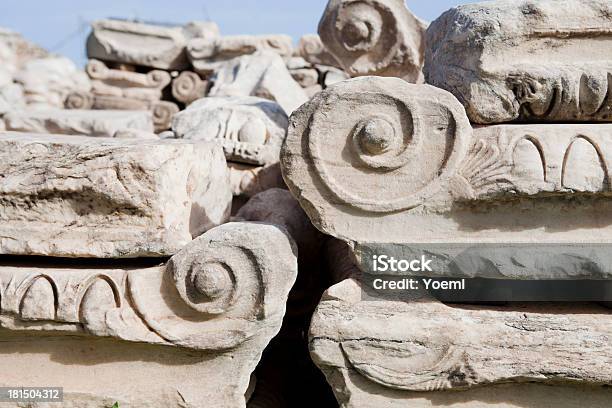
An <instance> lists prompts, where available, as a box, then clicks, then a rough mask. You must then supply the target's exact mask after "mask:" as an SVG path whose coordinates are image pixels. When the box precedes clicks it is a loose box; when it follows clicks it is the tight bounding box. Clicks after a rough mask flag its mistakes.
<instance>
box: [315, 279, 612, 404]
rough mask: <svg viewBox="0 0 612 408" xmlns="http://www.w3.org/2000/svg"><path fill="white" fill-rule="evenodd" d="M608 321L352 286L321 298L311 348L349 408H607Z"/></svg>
mask: <svg viewBox="0 0 612 408" xmlns="http://www.w3.org/2000/svg"><path fill="white" fill-rule="evenodd" d="M611 318H612V315H611V314H610V311H609V310H607V309H604V308H601V307H598V306H594V305H544V304H531V305H514V306H499V307H491V306H489V307H486V306H469V305H463V306H458V305H457V306H450V305H448V306H447V305H444V304H441V303H437V302H434V301H426V300H422V301H411V300H409V297H408V296H405V298H404V296H401V295H399V296H398V297H396V298H395V299H388V298H384V297H380V296H372V295H370V294H369V293H367V292H364V290H363V289H362V287H361V286H360V284H359V282H358V281H357V280H353V279H347V280H345V281H343V282H341V283H339V284H337V285H335V286H332V287H331V288H330V289H328V291H327V292H326V294H324V295H323V298H322V301H321V303H320V304H319V307H318V309H317V311H316V312H315V315H314V317H313V321H312V324H311V328H310V350H311V355H312V357H313V360H314V361H315V363H316V364H317V365H318V366H319V367H320V368H321V369H322V370H323V372H324V373H325V375H326V377H327V379H328V382H329V383H330V385H331V386H332V388H333V390H334V392H335V394H336V398H337V399H338V401H341V402H342V403H343V404H345V405H346V406H351V407H371V406H373V405H372V404H373V403H374V404H375V406H377V407H400V406H402V407H404V406H416V407H462V408H463V407H479V408H480V407H483V408H484V407H496V408H497V407H525V406H542V405H541V404H543V403H544V402H546V403H548V402H550V400H549V398H552V399H553V400H554V401H555V406H560V407H574V406H577V405H576V402H577V400H576V398H577V396H580V398H582V399H584V400H585V401H589V402H588V404H589V405H588V406H589V407H591V406H593V407H602V408H603V407H605V406H606V404H607V403H608V402H606V401H609V399H610V395H611V394H610V391H609V390H608V388H606V385H607V384H609V382H610V379H611V378H612V376H611V374H610V373H609V369H608V367H607V366H606V363H605V361H606V357H605V356H606V355H607V353H609V352H610V348H611V345H610V342H609V341H608V339H609V336H610V334H609V333H608V330H609V329H608V328H609V325H608V324H607V323H606V322H609V321H610V319H611ZM515 392H521V393H520V394H515ZM566 398H567V399H566Z"/></svg>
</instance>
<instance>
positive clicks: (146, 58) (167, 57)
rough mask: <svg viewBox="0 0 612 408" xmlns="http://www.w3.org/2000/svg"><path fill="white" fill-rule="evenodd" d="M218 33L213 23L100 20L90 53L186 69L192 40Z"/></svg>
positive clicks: (89, 44) (89, 42)
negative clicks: (172, 23) (173, 24)
mask: <svg viewBox="0 0 612 408" xmlns="http://www.w3.org/2000/svg"><path fill="white" fill-rule="evenodd" d="M218 34H219V33H218V27H217V26H216V24H214V23H203V22H195V23H189V24H187V25H185V26H166V25H156V24H146V23H141V22H134V21H127V20H114V19H106V20H98V21H94V22H93V23H92V31H91V34H90V35H89V37H88V39H87V56H88V57H89V58H95V59H100V60H103V61H113V62H119V63H125V64H131V65H140V66H144V67H150V68H157V69H164V70H172V69H186V68H189V61H188V60H187V54H186V52H185V48H186V46H187V43H188V42H189V40H191V39H192V38H197V37H205V38H208V37H215V36H217V35H218Z"/></svg>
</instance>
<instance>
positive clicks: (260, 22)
mask: <svg viewBox="0 0 612 408" xmlns="http://www.w3.org/2000/svg"><path fill="white" fill-rule="evenodd" d="M467 2H468V1H461V0H429V1H423V0H409V1H408V2H407V3H408V7H409V8H410V9H411V10H412V11H413V12H414V13H415V14H417V15H418V16H419V17H421V18H423V19H425V20H429V21H431V20H433V19H435V18H436V17H437V16H439V15H440V14H441V13H442V12H443V11H445V10H447V9H448V8H450V7H453V6H455V5H458V4H462V3H467ZM326 4H327V0H0V26H2V27H7V28H10V29H12V30H14V31H18V32H20V33H22V34H23V35H24V36H25V37H26V38H28V39H30V40H32V41H34V42H36V43H37V44H40V45H42V46H43V47H45V48H47V49H49V50H52V51H54V52H57V53H59V54H63V55H66V56H68V57H70V58H72V59H73V60H75V62H77V63H78V64H81V65H82V64H84V62H85V50H84V47H85V38H86V37H87V33H88V32H89V25H88V23H89V22H91V21H92V20H95V19H99V18H104V17H124V18H140V19H143V20H151V21H164V22H170V23H184V22H187V21H190V20H209V19H210V20H213V21H215V22H217V24H218V25H219V27H220V28H221V33H222V34H227V35H230V34H274V33H282V34H289V35H291V36H292V37H293V38H294V40H297V39H299V37H301V36H302V35H303V34H307V33H314V32H316V30H317V24H318V22H319V18H320V17H321V14H322V12H323V10H324V9H325V5H326Z"/></svg>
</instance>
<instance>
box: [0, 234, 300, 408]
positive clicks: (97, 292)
mask: <svg viewBox="0 0 612 408" xmlns="http://www.w3.org/2000/svg"><path fill="white" fill-rule="evenodd" d="M11 262H12V263H11ZM25 262H29V263H25ZM37 262H38V263H34V261H33V260H25V261H24V260H22V261H11V260H10V259H9V260H5V261H4V262H3V263H2V264H0V291H1V293H2V302H1V304H0V327H2V328H3V330H2V332H1V333H0V339H1V341H2V343H3V348H2V351H0V362H1V363H2V365H3V366H6V364H11V363H12V362H13V359H14V356H15V355H18V356H20V358H21V364H18V367H16V369H15V370H9V371H10V372H7V371H6V370H5V371H4V372H3V374H2V375H0V384H2V385H6V384H11V383H12V381H17V379H18V378H24V377H23V376H24V375H25V373H29V374H27V377H28V378H32V379H39V380H40V381H43V382H44V380H43V379H44V378H50V377H53V378H54V379H55V380H57V381H59V382H60V383H61V384H62V387H63V388H64V402H65V403H67V402H74V404H75V406H79V407H100V406H103V405H101V404H102V402H103V401H105V400H109V399H111V398H112V399H113V401H117V400H119V401H121V405H122V407H123V406H128V407H143V406H164V407H179V406H184V405H185V404H188V405H189V406H190V407H194V408H196V407H201V408H204V407H210V406H214V407H222V408H234V407H245V394H247V391H248V387H249V383H250V377H251V373H252V372H253V370H254V369H255V366H256V365H257V363H258V361H259V359H260V357H261V354H262V352H263V350H264V348H265V347H266V345H267V344H268V342H269V341H270V340H271V339H272V338H273V337H274V336H275V335H276V334H277V333H278V331H279V329H280V327H281V323H282V320H283V316H284V314H285V304H286V301H287V296H288V293H289V290H290V288H291V287H292V285H293V283H294V281H295V279H296V275H297V259H296V248H295V244H294V243H293V241H292V239H291V238H290V237H289V235H288V234H287V233H286V232H284V231H282V230H281V229H280V228H278V227H276V226H272V225H264V224H255V223H228V224H224V225H221V226H219V227H216V228H213V229H212V230H210V231H208V232H206V233H205V234H204V235H202V236H200V237H198V238H196V239H194V240H193V241H191V242H189V243H188V244H187V245H186V246H185V247H184V248H182V249H181V250H180V251H179V252H178V253H176V254H175V255H174V256H172V257H171V258H170V260H169V261H168V262H167V263H166V264H161V265H159V264H155V263H153V262H149V264H148V265H147V264H144V265H139V264H137V263H131V264H130V263H126V264H113V265H111V266H108V265H106V266H105V265H103V264H100V262H99V261H97V262H95V263H93V262H92V261H91V260H78V261H72V262H67V261H58V262H53V263H50V262H48V261H47V262H46V263H44V262H45V261H44V260H43V261H41V260H38V261H37ZM122 265H124V266H122ZM118 340H121V341H118ZM75 350H87V352H85V355H84V356H82V357H81V355H80V353H76V355H75V353H74V351H75ZM48 353H50V354H48ZM50 356H55V357H54V358H50ZM66 361H70V364H67V363H66ZM32 367H37V369H36V370H35V372H32V369H31V368H32ZM92 369H93V370H95V371H96V373H98V374H100V375H102V376H103V377H104V378H107V377H108V378H111V377H112V379H113V380H112V381H110V380H109V381H107V380H104V379H97V378H96V379H94V378H92V376H91V375H87V373H88V374H90V373H91V370H92ZM75 373H76V374H78V373H83V375H75ZM143 373H144V374H146V375H143ZM132 376H135V379H133V380H130V379H129V378H130V377H132ZM96 377H97V376H96ZM118 378H125V381H117V379H118ZM143 389H149V390H150V392H147V393H143V392H142V390H143ZM83 390H86V391H87V396H88V402H87V404H85V405H81V404H79V403H78V401H80V398H81V397H82V395H80V394H81V393H82V392H83ZM176 394H178V396H176ZM180 401H182V402H180ZM158 402H163V404H161V405H160V404H158ZM88 404H91V405H88Z"/></svg>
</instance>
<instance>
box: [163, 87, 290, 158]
mask: <svg viewBox="0 0 612 408" xmlns="http://www.w3.org/2000/svg"><path fill="white" fill-rule="evenodd" d="M287 121H288V119H287V115H286V114H285V112H284V111H283V109H282V108H281V107H280V106H279V105H278V104H276V103H274V102H272V101H269V100H266V99H262V98H256V97H252V96H233V97H211V96H209V97H206V98H203V99H200V100H198V101H196V102H193V103H192V104H191V105H189V106H188V107H187V108H186V109H185V110H183V111H181V112H179V113H177V114H176V115H174V119H173V121H172V130H173V131H174V133H175V135H176V137H177V138H182V139H190V140H207V141H215V142H218V143H219V144H221V146H223V150H224V151H225V156H226V158H227V160H228V161H232V162H240V163H248V164H256V165H266V164H272V163H277V162H278V160H279V158H278V157H279V152H280V147H281V145H282V143H283V141H284V140H285V136H286V133H287Z"/></svg>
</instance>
